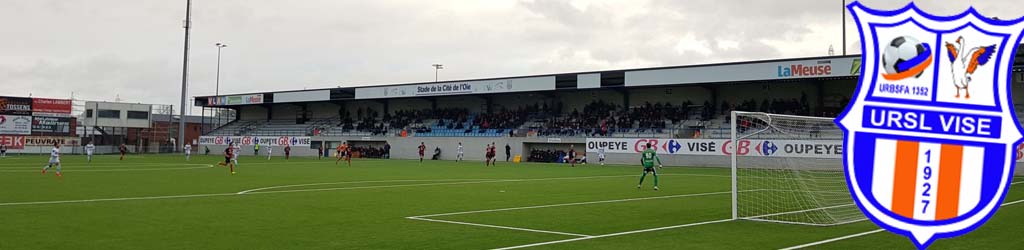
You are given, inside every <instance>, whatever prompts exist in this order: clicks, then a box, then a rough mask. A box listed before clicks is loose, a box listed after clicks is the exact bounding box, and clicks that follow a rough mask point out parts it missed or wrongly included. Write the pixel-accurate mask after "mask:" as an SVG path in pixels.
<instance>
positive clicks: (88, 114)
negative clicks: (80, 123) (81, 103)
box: [85, 109, 92, 118]
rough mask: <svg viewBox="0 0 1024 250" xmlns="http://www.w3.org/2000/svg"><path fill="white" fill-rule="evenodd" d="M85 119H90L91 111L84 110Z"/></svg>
mask: <svg viewBox="0 0 1024 250" xmlns="http://www.w3.org/2000/svg"><path fill="white" fill-rule="evenodd" d="M85 118H92V110H91V109H86V110H85Z"/></svg>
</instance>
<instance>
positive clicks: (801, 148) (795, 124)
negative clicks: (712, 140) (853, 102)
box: [729, 111, 865, 226]
mask: <svg viewBox="0 0 1024 250" xmlns="http://www.w3.org/2000/svg"><path fill="white" fill-rule="evenodd" d="M833 120H834V118H826V117H810V116H794V115H782V114H770V113H761V112H742V111H733V112H732V113H731V114H730V121H729V124H730V125H729V126H730V130H731V131H730V142H729V143H730V144H731V145H730V146H729V147H730V148H732V150H730V152H731V154H730V158H731V159H730V161H731V168H732V171H731V174H732V176H731V177H732V218H733V219H739V220H752V221H766V222H777V223H789V224H801V225H817V226H828V225H839V224H845V223H851V222H856V221H862V220H865V217H864V216H863V214H862V213H861V212H860V210H859V209H858V208H857V206H856V205H855V203H854V201H853V199H852V198H851V196H850V194H849V192H848V190H847V186H846V177H845V175H844V172H843V162H842V145H843V142H842V141H843V133H842V131H841V130H840V129H839V127H838V126H836V125H835V123H834V122H833Z"/></svg>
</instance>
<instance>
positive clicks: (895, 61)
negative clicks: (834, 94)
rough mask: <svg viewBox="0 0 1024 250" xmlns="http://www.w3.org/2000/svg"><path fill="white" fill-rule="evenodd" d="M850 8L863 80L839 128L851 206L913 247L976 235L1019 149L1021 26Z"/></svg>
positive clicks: (976, 17)
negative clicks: (1016, 86)
mask: <svg viewBox="0 0 1024 250" xmlns="http://www.w3.org/2000/svg"><path fill="white" fill-rule="evenodd" d="M847 8H848V9H849V10H850V11H851V12H852V13H853V17H854V20H855V21H856V23H857V26H858V28H859V30H860V37H861V44H862V45H861V46H862V51H863V55H862V60H863V69H862V71H861V77H860V82H859V83H858V86H857V90H856V92H855V97H854V98H852V99H853V100H851V101H850V104H849V106H848V108H847V109H846V110H845V111H844V112H843V114H841V115H840V116H839V117H838V118H837V119H836V123H837V124H838V125H839V127H840V128H842V130H843V133H844V135H845V137H844V142H843V143H844V148H845V149H846V150H844V152H843V162H844V164H845V172H846V179H847V185H848V187H849V189H850V193H851V194H852V195H853V198H854V200H855V201H856V203H857V205H858V206H859V208H860V209H861V211H862V212H863V213H864V214H865V215H866V216H867V217H868V218H869V219H871V221H873V222H874V223H875V224H878V225H879V226H881V227H882V228H884V229H886V230H888V231H890V232H893V233H896V234H900V235H904V236H907V237H909V238H910V239H911V241H913V242H914V244H915V245H917V247H918V248H926V247H927V246H928V245H930V244H931V243H932V242H933V241H934V240H935V239H939V238H949V237H956V236H960V235H963V234H966V233H968V232H970V231H972V230H974V229H976V228H978V227H979V226H981V225H982V224H983V223H985V221H986V220H988V219H989V218H990V217H991V216H992V215H993V214H994V213H995V212H996V210H997V209H999V205H1000V204H1001V203H1002V201H1003V197H1004V196H1005V195H1006V192H1007V190H1008V188H1009V185H1010V183H1011V181H1012V178H1013V168H1014V159H1015V158H1014V157H1015V152H1016V150H1015V149H1016V146H1017V145H1018V144H1020V142H1021V134H1022V133H1021V131H1022V129H1021V127H1020V125H1019V122H1018V121H1017V118H1016V116H1015V114H1014V109H1013V102H1012V100H1011V97H1010V92H1009V90H1010V83H1011V75H1010V69H1011V67H1012V65H1011V64H1012V63H1013V55H1014V53H1016V51H1015V49H1016V48H1017V46H1016V45H1017V44H1020V42H1021V33H1022V31H1024V22H1022V21H1024V19H1016V20H1012V21H1003V20H996V19H992V18H989V17H985V16H982V15H981V14H979V13H978V12H977V11H975V10H974V9H973V8H972V9H968V10H967V11H965V12H964V13H961V14H959V15H955V16H934V15H930V14H928V13H925V12H924V11H922V10H921V9H919V8H917V7H916V6H914V4H913V3H911V4H909V5H907V6H906V7H904V8H901V9H899V10H892V11H888V10H886V11H882V10H874V9H869V8H867V7H865V6H863V5H861V4H860V3H857V2H854V3H851V4H850V5H848V6H847Z"/></svg>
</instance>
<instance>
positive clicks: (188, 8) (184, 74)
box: [173, 0, 192, 152]
mask: <svg viewBox="0 0 1024 250" xmlns="http://www.w3.org/2000/svg"><path fill="white" fill-rule="evenodd" d="M184 26H185V52H184V53H185V56H184V59H182V67H181V108H180V109H181V112H180V113H181V118H179V119H178V142H180V143H185V107H188V106H187V104H186V102H187V100H188V98H187V97H186V96H188V38H189V37H188V35H189V31H191V29H192V0H185V25H184ZM173 146H174V152H180V151H179V150H180V149H181V147H178V146H177V145H173Z"/></svg>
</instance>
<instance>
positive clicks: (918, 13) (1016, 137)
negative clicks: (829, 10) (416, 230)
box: [835, 2, 1024, 249]
mask: <svg viewBox="0 0 1024 250" xmlns="http://www.w3.org/2000/svg"><path fill="white" fill-rule="evenodd" d="M847 9H848V10H849V11H850V12H851V13H852V14H853V18H854V20H855V21H856V23H857V26H858V29H859V31H860V39H861V51H862V52H863V53H862V55H861V60H862V61H863V62H864V64H865V65H864V67H863V69H864V70H862V71H861V77H860V79H859V81H858V85H857V88H856V90H855V91H854V94H855V95H856V96H855V97H854V98H851V103H850V104H849V105H847V108H846V110H844V111H843V112H842V113H841V114H840V115H839V116H838V117H837V118H836V120H835V122H836V124H837V125H838V126H839V127H840V129H842V131H843V134H844V140H843V148H844V149H845V150H844V152H843V164H844V169H845V171H844V173H845V176H846V181H847V188H848V189H849V190H850V193H851V195H852V196H853V200H854V201H855V202H856V204H857V206H858V208H860V209H861V211H862V212H863V213H864V214H865V215H866V216H867V217H868V218H869V219H871V221H872V222H874V223H875V224H877V225H879V226H880V227H882V228H884V229H886V230H888V231H890V232H893V233H896V234H900V235H904V236H907V237H909V238H910V239H911V240H912V241H913V242H914V244H915V245H916V246H917V247H918V248H922V249H923V248H926V247H927V246H928V245H930V244H931V243H932V242H934V240H935V239H939V238H950V237H956V236H960V235H963V234H966V233H968V232H971V231H973V230H974V229H977V228H978V227H979V226H981V225H982V224H984V223H985V222H986V221H988V219H989V218H991V216H992V215H993V214H995V211H996V210H998V208H999V205H1000V204H1002V202H1003V200H1004V199H1005V197H1006V193H1007V191H1008V189H1009V185H1010V182H1011V181H1012V179H1013V172H1014V168H1015V154H1016V148H1017V146H1018V145H1019V144H1020V143H1021V142H1022V138H1021V136H1020V135H1021V134H1022V129H1021V127H1020V122H1019V121H1018V120H1017V117H1016V115H1014V111H1013V107H1014V106H1013V99H1012V95H1011V93H1010V91H1011V88H1012V87H1011V86H1010V85H1011V84H1012V75H1011V74H1010V69H1011V65H1010V64H1012V58H1013V56H1014V55H1016V53H1017V52H1016V49H1017V44H1020V42H1021V38H1022V36H1021V32H1022V31H1024V28H1021V29H1016V27H1024V25H1021V24H1022V21H1024V18H1018V19H1015V20H1005V21H1003V20H992V19H990V18H988V17H985V16H983V15H981V14H980V13H978V12H977V10H975V9H974V8H969V9H967V10H966V11H964V12H963V13H960V14H957V15H953V16H935V15H931V14H928V13H926V12H924V11H923V10H921V9H920V8H918V7H917V6H916V5H914V3H913V2H911V3H909V4H907V5H906V6H904V7H903V8H900V9H897V10H876V9H870V8H867V7H865V6H863V5H862V4H860V3H859V2H853V3H850V4H849V5H847ZM898 16H907V17H906V18H907V19H908V20H905V21H904V22H907V21H909V22H915V23H917V21H916V20H922V21H924V20H927V21H930V22H938V23H960V22H965V24H964V26H967V25H973V26H975V28H977V29H978V30H985V29H984V28H983V27H1003V28H1005V27H1011V26H1013V28H1014V31H1013V32H1014V33H1012V34H1009V38H1010V39H1007V40H1009V41H1014V43H1010V45H1011V46H1005V45H1006V44H1003V46H1001V47H1000V49H1001V50H1002V51H1001V52H1000V51H997V52H1000V53H1002V54H999V55H997V56H996V58H994V59H995V60H996V66H995V72H996V73H995V75H994V77H995V78H996V79H995V83H994V84H996V86H995V87H996V88H995V89H993V90H994V91H996V92H994V93H996V95H997V97H1000V98H1001V100H997V101H996V105H997V107H996V109H998V111H1000V112H1001V113H1002V117H1004V118H1008V119H1004V121H1003V123H1006V122H1012V123H1013V124H1014V126H1013V127H1015V128H1016V131H1013V132H1014V133H1015V134H1012V135H1007V134H1005V133H1004V135H1003V138H1001V139H1002V141H1001V142H1003V143H1004V144H1006V147H1005V148H1006V150H1005V155H1004V157H1005V162H1004V164H1003V165H1004V166H1003V173H1004V175H1005V178H1000V181H1001V184H1000V185H999V187H998V191H997V195H995V199H994V200H988V201H986V200H982V201H980V203H979V205H978V207H979V208H982V212H983V213H979V214H975V215H973V216H970V218H967V219H966V220H964V219H963V218H958V219H960V220H958V221H957V222H953V223H950V224H947V225H939V226H933V225H916V224H914V223H905V222H899V221H896V222H899V223H893V224H890V223H887V221H892V220H894V218H891V217H890V218H879V217H881V216H878V217H876V216H875V214H873V212H872V211H875V210H879V211H884V210H880V209H879V208H876V207H874V205H872V204H863V202H862V200H861V199H865V198H864V197H862V196H864V195H863V193H865V192H870V190H860V189H859V187H855V186H856V184H855V180H856V177H855V174H852V173H853V172H854V168H853V167H854V166H853V165H854V164H853V154H854V153H853V152H854V151H855V148H854V147H850V145H849V144H852V143H853V141H854V138H853V137H855V133H863V131H856V130H858V129H863V128H862V127H861V126H860V125H857V126H847V125H844V124H843V123H844V122H843V121H844V120H847V118H848V115H849V114H850V113H851V111H852V110H855V109H859V110H857V111H856V112H855V113H860V112H861V111H863V108H864V105H863V104H859V105H856V103H857V102H865V101H866V100H867V99H868V93H869V92H870V89H871V87H872V86H874V83H875V81H876V78H877V75H878V70H879V69H880V67H879V63H878V62H879V61H880V58H878V57H877V56H876V55H875V54H877V53H876V52H877V51H878V50H879V48H873V49H871V50H868V49H867V46H877V43H876V42H875V41H874V40H875V39H877V37H874V35H871V39H872V40H871V41H869V40H868V39H866V37H865V32H866V31H865V29H866V28H867V29H870V27H865V25H864V24H865V22H862V21H863V20H862V18H865V17H867V18H868V19H871V18H874V17H882V18H894V17H898ZM917 25H919V26H922V27H925V28H928V27H927V26H925V25H921V24H920V23H917ZM961 28H962V27H961ZM956 29H959V28H941V29H939V30H956ZM869 32H870V31H869ZM938 46H939V44H936V45H935V47H936V50H937V51H941V50H939V49H938V48H937V47H938ZM869 52H871V54H869ZM940 56H941V55H940ZM869 57H870V58H869ZM1007 57H1008V58H1009V59H1010V60H1006V59H1007ZM869 59H870V60H869ZM1000 63H1002V64H1000ZM936 65H937V64H936ZM869 72H870V75H869ZM999 74H1003V75H999ZM866 81H868V82H866ZM934 81H936V83H937V82H938V81H939V79H934ZM1000 83H1002V84H1001V85H1004V86H1005V91H1001V92H999V91H998V89H999V85H1000ZM932 91H935V87H934V84H933V89H932ZM909 105H920V104H915V103H910V104H909ZM851 130H853V131H851ZM1004 132H1010V131H1004ZM851 174H852V175H851ZM858 191H860V193H858ZM867 206H871V207H867ZM965 216H968V215H966V214H965Z"/></svg>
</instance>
